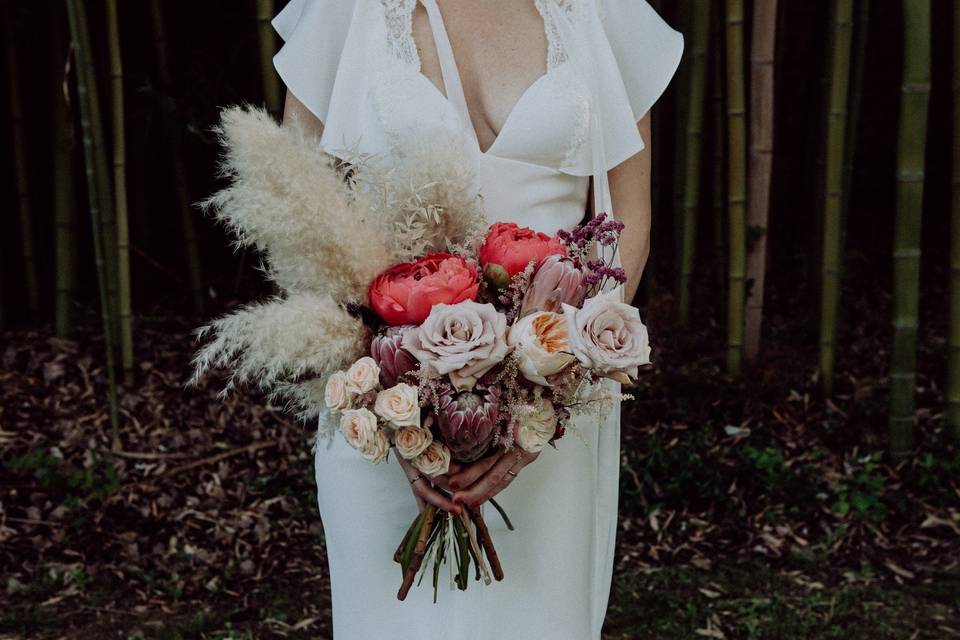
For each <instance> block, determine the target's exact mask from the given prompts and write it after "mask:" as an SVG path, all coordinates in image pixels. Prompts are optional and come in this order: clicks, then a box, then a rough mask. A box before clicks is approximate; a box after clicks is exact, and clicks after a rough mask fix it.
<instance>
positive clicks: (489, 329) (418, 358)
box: [195, 108, 650, 600]
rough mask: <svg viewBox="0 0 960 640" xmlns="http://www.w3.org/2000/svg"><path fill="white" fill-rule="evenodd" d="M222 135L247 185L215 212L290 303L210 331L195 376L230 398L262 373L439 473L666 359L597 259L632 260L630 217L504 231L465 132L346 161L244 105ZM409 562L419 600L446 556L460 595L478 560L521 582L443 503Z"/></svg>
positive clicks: (476, 516) (255, 309)
mask: <svg viewBox="0 0 960 640" xmlns="http://www.w3.org/2000/svg"><path fill="white" fill-rule="evenodd" d="M217 132H218V134H219V135H220V138H221V141H222V142H223V144H224V146H225V149H226V153H225V155H224V157H223V161H222V168H223V174H224V176H225V177H228V178H230V180H231V184H230V185H229V186H228V187H227V188H225V189H223V190H222V191H220V192H218V193H217V194H215V195H214V196H212V197H211V198H210V199H208V200H207V201H205V202H204V203H203V204H204V206H205V207H206V208H207V209H208V210H211V211H213V212H214V213H215V215H217V217H218V218H219V219H220V220H221V221H223V222H224V223H226V224H227V225H228V226H229V227H230V228H231V229H232V230H233V231H234V232H235V234H236V236H237V239H238V243H239V244H241V245H245V244H249V245H254V246H255V247H257V248H258V249H260V250H261V251H262V253H263V255H264V256H265V264H264V270H265V273H267V275H268V276H269V277H270V278H272V279H273V280H274V281H275V282H276V283H277V284H278V285H279V288H280V289H281V290H282V291H283V295H281V296H277V297H276V298H274V299H272V300H270V301H268V302H265V303H261V304H259V305H253V306H250V307H245V308H242V309H240V310H239V311H236V312H234V313H232V314H230V315H228V316H226V317H224V318H220V319H218V320H216V321H215V322H213V323H212V324H211V325H210V326H208V327H205V328H203V329H202V330H201V331H200V334H201V336H206V335H210V336H211V337H212V339H211V340H209V341H208V342H207V344H206V345H205V346H204V347H203V348H202V349H201V351H200V353H199V354H198V356H197V358H196V361H195V365H196V371H195V378H196V379H198V378H199V377H200V376H201V375H203V373H204V372H205V371H206V370H207V369H208V368H209V367H211V366H216V367H221V368H226V369H229V370H230V371H231V377H230V381H229V383H228V385H227V389H225V391H227V390H229V389H230V388H231V387H232V386H234V385H236V384H238V383H242V382H252V381H256V382H257V383H259V384H260V386H261V387H263V388H264V389H266V390H267V391H269V392H270V393H271V394H272V395H273V396H275V397H278V398H284V399H285V400H286V401H287V402H288V403H289V405H290V406H291V407H295V408H296V409H297V410H298V412H299V415H300V416H301V417H304V418H308V417H315V416H316V415H318V414H323V413H330V414H332V417H333V418H334V419H333V420H329V421H328V422H329V423H331V424H333V425H334V426H335V427H336V428H337V429H338V430H339V432H340V433H341V434H342V436H343V437H344V438H345V439H346V441H347V442H348V443H349V444H350V445H351V446H352V447H353V448H355V449H356V450H357V452H358V455H360V456H362V457H363V458H365V459H366V460H369V461H370V462H371V463H380V462H383V461H385V460H387V458H388V457H389V455H390V454H391V452H393V453H394V455H396V456H399V457H400V458H403V459H405V460H407V461H409V462H410V464H411V465H412V466H413V467H414V468H416V469H417V470H418V471H419V472H420V473H421V474H422V475H424V476H428V477H431V476H439V475H443V474H445V473H447V471H448V469H449V466H450V463H451V461H455V462H458V463H471V462H474V461H476V460H479V459H480V458H482V457H483V456H486V455H490V454H492V453H493V452H494V451H496V450H498V449H512V448H514V447H517V448H519V449H520V450H522V451H526V452H531V453H534V452H538V451H540V450H541V449H543V448H544V447H545V446H546V445H548V444H553V443H554V442H555V441H556V440H557V439H559V438H561V437H563V435H564V432H565V429H566V427H567V425H568V422H569V420H570V418H571V416H572V415H573V414H574V413H576V412H577V411H579V410H582V409H583V408H584V407H587V406H590V405H593V404H596V403H603V402H607V401H610V400H614V399H619V398H620V397H622V396H619V395H617V394H613V393H612V392H610V391H608V390H607V389H606V388H605V387H604V386H603V385H601V384H599V383H600V381H601V380H602V379H603V378H611V379H613V380H616V381H619V382H629V381H630V380H631V379H632V378H634V377H635V376H636V375H637V370H638V367H639V366H642V365H645V364H647V363H649V354H650V348H649V345H648V339H647V331H646V328H645V327H644V325H643V323H642V322H641V320H640V316H639V313H638V312H637V310H636V308H634V307H632V306H630V305H628V304H625V303H624V302H622V294H621V291H620V290H619V289H618V286H619V285H620V284H622V283H623V282H624V280H625V274H624V272H623V270H622V269H620V268H619V267H617V266H615V264H614V263H613V261H612V260H608V259H604V258H600V257H597V256H601V255H605V254H610V255H616V247H617V242H618V239H619V234H620V232H621V230H622V228H623V225H622V223H620V222H618V221H616V220H613V219H608V218H607V217H606V216H605V215H604V214H602V213H601V214H599V215H597V216H596V217H594V218H593V219H592V220H590V221H589V222H586V223H584V224H582V225H580V226H578V227H577V228H575V229H574V230H572V231H560V232H558V233H557V234H556V235H555V236H550V235H547V234H544V233H539V232H536V231H534V230H531V229H527V228H523V227H518V226H517V225H516V224H512V223H496V224H494V225H492V226H489V227H488V226H487V224H486V223H485V221H484V218H483V212H482V209H481V207H480V203H479V201H478V198H476V196H474V195H471V193H472V190H471V186H472V184H473V180H472V175H471V174H470V171H469V169H467V168H465V167H463V166H462V164H461V162H462V161H461V160H460V158H462V157H466V154H462V155H461V154H459V153H457V147H456V145H455V144H453V143H452V142H451V141H444V143H443V144H439V143H437V141H424V145H423V147H422V148H420V149H412V150H408V152H407V156H406V157H405V158H404V161H403V162H402V163H394V164H393V165H392V166H390V167H388V168H384V167H383V166H381V165H379V164H378V163H377V162H376V159H375V158H368V157H364V156H360V155H355V156H351V161H350V163H349V166H346V167H345V166H343V165H341V164H337V163H335V162H333V161H332V160H331V159H329V158H328V157H326V156H324V155H323V154H322V152H321V151H320V150H319V148H318V147H317V146H316V145H315V144H311V143H310V141H309V140H306V139H304V138H303V136H302V135H301V134H300V133H299V132H298V130H296V129H290V128H281V127H278V126H277V125H276V124H275V123H273V121H272V119H271V118H270V117H269V115H267V114H266V113H265V112H263V111H261V110H258V109H241V108H232V109H228V110H226V111H225V112H224V114H223V117H222V121H221V125H220V126H219V127H218V129H217ZM444 149H449V150H450V151H449V152H444ZM341 155H347V154H341ZM491 502H493V501H491ZM493 505H494V507H496V508H497V509H498V511H500V513H501V515H502V516H503V517H504V520H505V522H506V523H507V525H508V527H510V528H512V527H511V526H510V524H509V520H507V519H506V514H504V513H503V511H502V509H500V507H499V505H497V504H496V503H495V502H493ZM394 559H395V560H396V561H397V562H398V563H399V564H400V566H401V573H402V576H403V578H402V583H401V587H400V591H399V593H398V597H399V598H400V599H401V600H402V599H404V598H405V597H406V594H407V592H408V590H409V589H410V588H411V586H412V584H413V582H414V581H415V580H416V578H417V575H418V574H419V575H420V580H422V579H423V577H424V575H426V574H428V573H429V574H431V575H432V583H433V586H434V594H435V596H434V597H436V589H437V585H438V580H439V574H440V570H441V566H442V565H443V564H444V563H449V564H450V567H451V572H452V575H453V576H454V578H452V581H453V582H455V583H456V585H457V586H458V587H459V588H460V589H466V588H467V585H468V584H469V573H470V568H471V566H472V567H474V569H475V573H476V576H477V578H480V577H482V578H483V580H484V581H485V582H486V583H488V584H489V583H490V582H491V576H492V578H494V579H497V580H500V579H502V578H503V570H502V568H501V565H500V562H499V559H498V557H497V553H496V549H495V547H494V545H493V540H492V539H491V536H490V532H489V530H488V528H487V526H486V524H485V522H484V520H483V517H482V515H481V513H480V511H479V510H478V509H470V508H466V509H464V511H462V512H461V513H460V514H459V515H453V514H450V513H447V512H444V511H438V510H436V509H435V507H433V506H432V505H428V506H427V507H426V508H425V509H424V510H423V511H422V512H421V513H420V514H419V515H418V516H417V517H416V519H415V520H414V521H413V523H412V524H411V525H410V527H409V530H408V531H407V533H406V535H405V536H404V538H403V540H402V541H400V545H399V548H398V549H397V550H396V553H395V554H394ZM454 567H455V572H454V571H453V569H454Z"/></svg>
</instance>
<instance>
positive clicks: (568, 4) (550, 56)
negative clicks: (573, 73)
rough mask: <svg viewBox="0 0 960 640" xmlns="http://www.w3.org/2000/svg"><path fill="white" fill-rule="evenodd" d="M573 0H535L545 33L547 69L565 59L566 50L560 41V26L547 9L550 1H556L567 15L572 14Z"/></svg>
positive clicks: (561, 62)
mask: <svg viewBox="0 0 960 640" xmlns="http://www.w3.org/2000/svg"><path fill="white" fill-rule="evenodd" d="M574 1H575V0H535V2H534V4H535V5H536V7H537V11H539V12H540V17H542V18H543V28H544V30H545V31H546V33H547V71H550V70H552V69H555V68H556V67H557V66H559V65H561V64H563V63H564V62H566V60H567V52H566V51H564V49H563V45H562V43H561V41H560V28H559V27H558V26H557V23H556V21H555V20H554V19H553V14H551V13H550V11H549V10H548V9H547V4H548V3H550V2H554V3H556V5H557V6H558V7H560V9H561V10H562V11H563V12H565V13H566V14H567V15H570V16H572V15H573V8H574Z"/></svg>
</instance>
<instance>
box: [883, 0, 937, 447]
mask: <svg viewBox="0 0 960 640" xmlns="http://www.w3.org/2000/svg"><path fill="white" fill-rule="evenodd" d="M903 17H904V20H903V29H904V57H903V81H902V83H901V85H900V87H901V88H900V91H901V97H900V124H899V132H898V139H897V216H896V225H895V227H894V247H893V331H894V338H893V359H892V362H891V368H890V451H891V454H892V456H893V458H894V459H895V460H901V459H903V458H904V457H906V455H907V454H908V453H909V452H910V450H911V449H912V447H913V422H914V386H915V382H914V381H915V376H916V360H917V324H918V306H919V304H918V302H919V300H918V298H919V295H918V294H919V288H920V242H921V235H920V229H921V214H922V206H923V178H924V154H925V152H926V138H927V107H928V104H929V98H930V0H909V1H905V2H904V3H903Z"/></svg>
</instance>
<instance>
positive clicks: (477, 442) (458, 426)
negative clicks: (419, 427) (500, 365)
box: [437, 386, 500, 462]
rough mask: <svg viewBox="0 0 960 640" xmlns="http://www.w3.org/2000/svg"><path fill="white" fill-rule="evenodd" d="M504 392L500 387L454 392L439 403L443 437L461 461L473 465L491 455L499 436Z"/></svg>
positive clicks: (438, 412)
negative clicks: (495, 437) (488, 454)
mask: <svg viewBox="0 0 960 640" xmlns="http://www.w3.org/2000/svg"><path fill="white" fill-rule="evenodd" d="M499 417H500V391H499V389H497V387H489V388H486V389H482V388H481V387H479V386H477V387H475V388H474V390H473V391H464V392H461V393H452V394H449V395H445V396H443V397H441V398H440V401H439V403H438V404H437V427H438V429H439V431H440V436H441V438H442V439H443V441H444V443H446V445H447V447H449V449H450V452H451V453H452V454H453V458H454V460H456V461H457V462H473V461H474V460H477V459H479V458H480V457H481V456H483V454H485V453H486V452H487V450H488V449H489V448H490V445H491V444H492V443H493V438H494V436H495V435H496V433H497V421H498V419H499Z"/></svg>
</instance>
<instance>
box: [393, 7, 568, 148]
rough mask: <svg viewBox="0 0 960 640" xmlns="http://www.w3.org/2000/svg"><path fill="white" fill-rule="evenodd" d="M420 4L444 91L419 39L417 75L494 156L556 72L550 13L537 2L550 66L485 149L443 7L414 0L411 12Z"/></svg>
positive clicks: (519, 98)
mask: <svg viewBox="0 0 960 640" xmlns="http://www.w3.org/2000/svg"><path fill="white" fill-rule="evenodd" d="M418 3H419V4H422V5H423V8H424V9H425V10H426V12H427V21H428V22H429V23H430V31H431V33H432V34H433V44H434V49H435V50H436V53H437V60H438V61H439V63H440V73H441V76H442V78H441V79H442V82H443V91H441V90H440V88H439V87H437V85H436V84H434V82H433V80H431V79H430V78H428V77H427V75H426V74H425V73H423V63H422V60H421V59H420V53H419V50H418V49H417V45H416V42H412V45H413V47H412V49H413V52H414V55H415V56H416V67H417V75H418V76H419V78H420V79H421V80H422V81H423V82H425V83H426V84H427V85H429V86H430V88H431V89H432V90H433V92H434V93H435V94H436V95H437V96H438V97H439V98H440V99H441V100H443V101H444V102H445V103H446V104H447V105H448V106H450V107H451V108H452V109H453V110H454V111H456V112H457V115H458V116H459V117H460V119H461V120H462V121H463V126H464V128H465V129H466V130H467V132H468V133H469V135H470V137H471V138H473V142H474V144H475V145H476V148H477V151H478V152H479V153H480V154H481V155H492V152H493V150H494V149H495V148H496V146H497V144H498V143H499V142H500V139H501V138H502V137H503V135H504V132H506V131H507V130H508V128H509V126H510V124H511V122H512V121H513V119H514V115H515V114H516V113H517V112H518V110H519V108H520V107H521V106H522V105H523V103H524V102H525V101H526V99H527V98H528V96H530V95H531V94H532V93H533V91H534V89H535V88H536V87H538V86H539V85H541V84H542V83H543V82H544V81H546V80H547V77H548V76H549V75H550V73H551V71H552V69H551V66H552V65H551V64H550V43H549V37H550V34H549V30H548V28H547V16H546V14H545V12H544V11H542V10H541V8H540V7H539V5H537V4H536V3H535V6H536V8H537V13H539V14H540V18H541V20H543V29H544V33H545V34H546V36H547V39H548V41H547V51H546V53H545V54H544V58H545V59H546V69H545V71H544V72H543V73H542V74H540V75H539V76H537V78H536V79H535V80H534V81H533V82H532V83H530V85H529V86H527V88H526V89H524V90H523V92H521V94H520V96H519V97H518V98H517V100H516V101H515V102H514V103H513V106H512V107H511V108H510V110H509V111H508V112H507V116H506V118H505V119H504V121H503V124H501V125H500V130H499V131H497V132H496V134H495V135H494V138H493V141H492V142H491V143H490V146H488V147H487V148H486V149H482V148H481V147H480V136H479V135H477V129H476V127H475V126H474V124H473V118H472V116H471V114H470V107H469V105H468V103H467V98H466V93H465V92H464V89H463V81H462V77H461V75H460V69H459V67H458V66H457V61H456V56H455V55H454V53H453V46H452V45H451V44H450V37H449V33H448V32H447V28H446V25H445V23H444V21H443V15H442V14H441V13H440V7H439V6H438V5H437V3H436V0H414V3H413V7H412V8H411V11H415V10H416V6H417V4H418ZM410 39H411V40H413V34H412V33H411V34H410Z"/></svg>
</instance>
